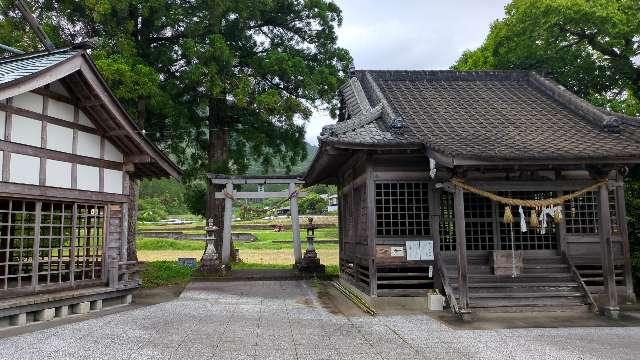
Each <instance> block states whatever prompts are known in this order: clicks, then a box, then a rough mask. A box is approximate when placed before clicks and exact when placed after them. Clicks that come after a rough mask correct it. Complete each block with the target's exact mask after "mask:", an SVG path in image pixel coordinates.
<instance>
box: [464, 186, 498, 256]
mask: <svg viewBox="0 0 640 360" xmlns="http://www.w3.org/2000/svg"><path fill="white" fill-rule="evenodd" d="M464 217H465V239H466V242H467V250H493V249H494V244H495V238H494V233H493V224H494V219H495V217H494V215H493V204H492V202H491V200H489V199H487V198H485V197H482V196H479V195H476V194H472V193H464Z"/></svg>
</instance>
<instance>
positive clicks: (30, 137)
mask: <svg viewBox="0 0 640 360" xmlns="http://www.w3.org/2000/svg"><path fill="white" fill-rule="evenodd" d="M41 134H42V122H41V121H40V120H34V119H31V118H27V117H24V116H20V115H15V114H14V115H13V117H12V118H11V141H13V142H17V143H20V144H25V145H31V146H37V147H40V145H41V144H42V141H41Z"/></svg>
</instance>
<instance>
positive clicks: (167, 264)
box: [142, 261, 193, 288]
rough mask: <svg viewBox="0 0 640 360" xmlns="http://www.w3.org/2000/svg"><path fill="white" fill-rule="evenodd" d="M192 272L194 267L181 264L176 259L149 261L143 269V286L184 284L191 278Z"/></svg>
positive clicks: (154, 286)
mask: <svg viewBox="0 0 640 360" xmlns="http://www.w3.org/2000/svg"><path fill="white" fill-rule="evenodd" d="M192 273H193V269H191V268H189V267H187V266H182V265H179V264H178V263H177V262H175V261H152V262H147V263H145V264H144V270H143V271H142V287H143V288H156V287H160V286H168V285H176V284H184V283H186V282H189V281H190V280H191V274H192Z"/></svg>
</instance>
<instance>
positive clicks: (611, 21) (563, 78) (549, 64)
mask: <svg viewBox="0 0 640 360" xmlns="http://www.w3.org/2000/svg"><path fill="white" fill-rule="evenodd" d="M505 13H506V16H505V17H504V18H503V19H501V20H497V21H495V22H494V23H493V24H492V26H491V31H490V33H489V35H488V36H487V39H486V40H485V42H484V43H483V44H482V46H480V47H479V48H478V49H475V50H469V51H465V52H464V53H463V54H462V56H461V57H460V58H459V59H458V61H457V62H456V63H455V64H454V65H453V67H452V68H453V69H458V70H477V69H520V70H536V71H540V72H544V73H547V74H548V75H550V76H552V77H553V78H554V79H555V80H556V81H558V82H560V83H561V84H562V85H564V86H565V87H567V88H568V89H570V90H572V91H573V92H575V93H576V94H578V95H580V96H581V97H583V98H585V99H587V100H589V101H591V102H592V103H594V104H596V105H599V106H606V107H609V108H611V109H612V110H615V111H620V112H623V113H626V114H629V115H633V116H638V115H640V101H639V99H640V61H639V60H640V1H638V0H514V1H512V2H511V3H510V4H509V5H507V6H506V7H505Z"/></svg>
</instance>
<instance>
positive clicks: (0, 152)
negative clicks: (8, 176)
mask: <svg viewBox="0 0 640 360" xmlns="http://www.w3.org/2000/svg"><path fill="white" fill-rule="evenodd" d="M3 155H4V154H3V153H2V151H0V174H2V162H3V161H4V156H3ZM0 181H2V178H0Z"/></svg>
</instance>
